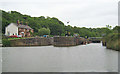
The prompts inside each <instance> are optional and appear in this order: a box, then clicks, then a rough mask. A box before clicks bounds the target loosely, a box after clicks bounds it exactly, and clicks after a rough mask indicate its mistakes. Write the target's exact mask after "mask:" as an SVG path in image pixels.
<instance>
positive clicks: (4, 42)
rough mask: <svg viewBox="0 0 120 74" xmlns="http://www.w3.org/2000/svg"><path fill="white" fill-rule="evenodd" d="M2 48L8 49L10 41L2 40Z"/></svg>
mask: <svg viewBox="0 0 120 74" xmlns="http://www.w3.org/2000/svg"><path fill="white" fill-rule="evenodd" d="M2 44H3V47H10V41H9V40H8V39H2Z"/></svg>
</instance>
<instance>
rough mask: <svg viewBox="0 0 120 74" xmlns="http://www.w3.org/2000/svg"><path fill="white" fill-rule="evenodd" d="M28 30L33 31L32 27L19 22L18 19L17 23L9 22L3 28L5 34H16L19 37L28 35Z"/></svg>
mask: <svg viewBox="0 0 120 74" xmlns="http://www.w3.org/2000/svg"><path fill="white" fill-rule="evenodd" d="M30 32H32V33H33V29H32V28H31V27H30V26H28V25H23V24H20V23H19V21H17V23H10V24H9V25H8V26H7V27H6V28H5V35H6V36H11V35H17V36H19V37H30V36H31V33H30Z"/></svg>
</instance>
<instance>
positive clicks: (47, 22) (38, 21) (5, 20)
mask: <svg viewBox="0 0 120 74" xmlns="http://www.w3.org/2000/svg"><path fill="white" fill-rule="evenodd" d="M0 11H2V33H3V34H4V33H5V27H6V26H7V25H9V24H10V23H16V22H17V20H19V21H21V24H24V25H26V24H27V25H29V26H30V27H31V28H33V29H34V35H38V36H40V35H43V34H44V33H45V34H49V35H51V36H54V35H59V36H65V34H66V33H68V32H69V33H70V35H74V34H79V35H80V36H81V37H85V36H88V37H102V36H104V35H106V34H109V33H112V32H118V29H120V27H119V26H116V27H114V28H113V29H111V26H109V25H106V27H103V28H86V27H77V26H74V27H72V26H71V25H65V24H64V23H63V22H62V21H60V20H59V19H57V18H56V17H44V16H40V17H31V16H30V15H23V14H21V13H19V12H17V11H10V12H6V11H3V10H0Z"/></svg>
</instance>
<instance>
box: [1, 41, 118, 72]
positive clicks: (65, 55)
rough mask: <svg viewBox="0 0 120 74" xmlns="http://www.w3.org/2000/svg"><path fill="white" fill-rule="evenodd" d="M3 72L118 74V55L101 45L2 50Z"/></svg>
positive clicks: (9, 48) (10, 48) (8, 48)
mask: <svg viewBox="0 0 120 74" xmlns="http://www.w3.org/2000/svg"><path fill="white" fill-rule="evenodd" d="M2 56H3V72H118V52H117V51H113V50H109V49H106V48H105V47H103V46H102V44H101V43H95V44H93V43H91V44H88V45H80V46H74V47H53V46H41V47H7V48H3V55H2Z"/></svg>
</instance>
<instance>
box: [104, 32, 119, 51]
mask: <svg viewBox="0 0 120 74" xmlns="http://www.w3.org/2000/svg"><path fill="white" fill-rule="evenodd" d="M102 41H103V45H104V46H106V48H108V49H113V50H117V51H120V33H111V34H109V35H107V36H105V37H104V38H103V39H102Z"/></svg>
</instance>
